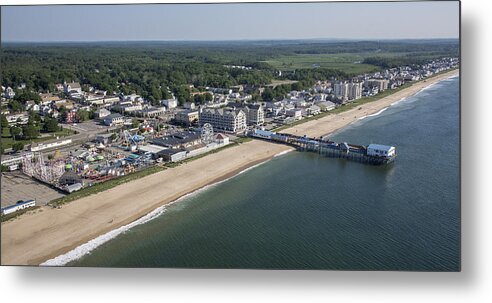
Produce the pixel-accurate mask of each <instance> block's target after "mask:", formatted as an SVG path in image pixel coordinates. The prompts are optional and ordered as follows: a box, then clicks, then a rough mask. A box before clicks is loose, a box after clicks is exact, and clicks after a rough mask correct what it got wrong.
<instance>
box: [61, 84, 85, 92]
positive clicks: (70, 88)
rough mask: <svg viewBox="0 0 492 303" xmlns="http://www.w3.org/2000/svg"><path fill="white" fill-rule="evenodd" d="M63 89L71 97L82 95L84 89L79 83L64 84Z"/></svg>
mask: <svg viewBox="0 0 492 303" xmlns="http://www.w3.org/2000/svg"><path fill="white" fill-rule="evenodd" d="M63 88H64V91H65V93H66V94H69V95H74V94H82V87H81V86H80V83H78V82H72V83H67V82H64V83H63Z"/></svg>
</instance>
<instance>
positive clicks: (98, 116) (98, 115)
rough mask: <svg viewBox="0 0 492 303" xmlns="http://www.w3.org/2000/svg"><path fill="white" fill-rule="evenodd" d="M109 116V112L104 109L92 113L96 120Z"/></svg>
mask: <svg viewBox="0 0 492 303" xmlns="http://www.w3.org/2000/svg"><path fill="white" fill-rule="evenodd" d="M109 115H111V112H110V111H109V110H107V109H105V108H100V109H98V110H96V111H95V112H94V116H95V117H96V119H103V118H104V117H107V116H109Z"/></svg>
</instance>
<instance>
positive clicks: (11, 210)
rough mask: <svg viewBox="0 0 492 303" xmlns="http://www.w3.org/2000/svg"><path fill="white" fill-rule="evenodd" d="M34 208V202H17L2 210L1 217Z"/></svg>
mask: <svg viewBox="0 0 492 303" xmlns="http://www.w3.org/2000/svg"><path fill="white" fill-rule="evenodd" d="M34 206H36V200H28V201H24V202H19V203H17V204H14V205H10V206H7V207H4V208H2V215H8V214H11V213H14V212H16V211H19V210H22V209H26V208H29V207H34Z"/></svg>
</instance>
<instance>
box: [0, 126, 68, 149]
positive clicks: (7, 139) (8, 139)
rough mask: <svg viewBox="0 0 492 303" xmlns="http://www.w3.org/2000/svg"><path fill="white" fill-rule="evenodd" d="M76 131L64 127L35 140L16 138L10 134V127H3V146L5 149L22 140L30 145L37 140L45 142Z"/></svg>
mask: <svg viewBox="0 0 492 303" xmlns="http://www.w3.org/2000/svg"><path fill="white" fill-rule="evenodd" d="M74 133H75V132H74V131H72V130H70V129H66V128H64V129H63V130H61V131H57V132H55V133H49V136H43V137H39V138H36V139H33V140H14V139H13V138H12V136H11V135H10V129H9V128H3V129H2V139H1V140H2V146H3V148H4V149H9V148H11V147H12V145H13V144H14V143H16V142H22V143H24V145H28V144H31V143H36V142H43V141H47V140H51V139H55V138H56V137H65V136H70V135H73V134H74ZM42 135H45V133H42Z"/></svg>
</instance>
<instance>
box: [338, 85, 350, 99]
mask: <svg viewBox="0 0 492 303" xmlns="http://www.w3.org/2000/svg"><path fill="white" fill-rule="evenodd" d="M334 93H335V97H336V98H337V99H340V100H342V101H346V100H348V94H349V85H348V83H346V82H338V83H335V85H334Z"/></svg>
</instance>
